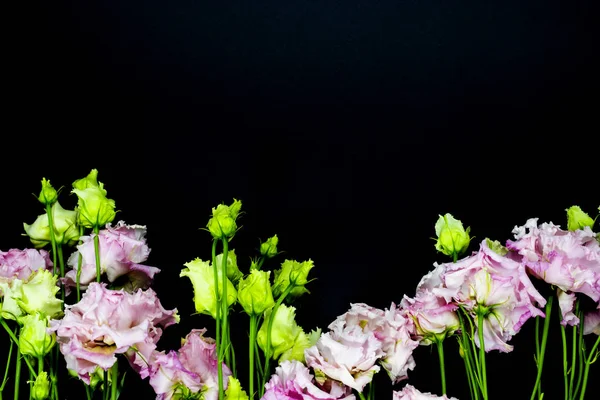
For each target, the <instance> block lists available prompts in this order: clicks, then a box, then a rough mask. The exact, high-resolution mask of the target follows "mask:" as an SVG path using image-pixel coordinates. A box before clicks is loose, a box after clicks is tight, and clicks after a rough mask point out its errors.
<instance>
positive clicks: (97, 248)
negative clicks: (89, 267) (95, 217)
mask: <svg viewBox="0 0 600 400" xmlns="http://www.w3.org/2000/svg"><path fill="white" fill-rule="evenodd" d="M99 232H100V229H99V228H98V226H94V233H95V235H94V253H96V282H100V275H101V270H100V237H98V233H99Z"/></svg>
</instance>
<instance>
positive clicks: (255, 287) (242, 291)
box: [238, 269, 275, 315]
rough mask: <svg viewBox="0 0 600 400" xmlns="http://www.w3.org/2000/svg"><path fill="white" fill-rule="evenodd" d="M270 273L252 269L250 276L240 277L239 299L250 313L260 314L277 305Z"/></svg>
mask: <svg viewBox="0 0 600 400" xmlns="http://www.w3.org/2000/svg"><path fill="white" fill-rule="evenodd" d="M270 275H271V271H260V270H258V269H252V270H250V274H249V275H248V276H246V277H245V278H242V279H240V282H239V284H238V301H239V303H240V304H241V305H242V307H244V311H246V313H248V315H260V314H262V313H263V312H265V310H267V309H269V308H271V307H273V306H274V305H275V301H274V300H273V293H272V291H271V281H270V280H269V276H270Z"/></svg>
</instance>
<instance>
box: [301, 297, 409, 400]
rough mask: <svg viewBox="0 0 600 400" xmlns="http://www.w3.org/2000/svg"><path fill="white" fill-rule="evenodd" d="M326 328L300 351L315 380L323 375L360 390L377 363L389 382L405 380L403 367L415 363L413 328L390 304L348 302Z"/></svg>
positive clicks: (405, 370)
mask: <svg viewBox="0 0 600 400" xmlns="http://www.w3.org/2000/svg"><path fill="white" fill-rule="evenodd" d="M328 328H329V332H325V333H323V334H322V335H321V337H320V338H319V339H318V340H317V343H316V344H315V345H314V346H312V347H310V348H308V349H306V351H305V352H304V355H305V359H306V363H307V365H308V366H310V367H312V368H313V369H314V370H315V371H317V380H319V379H321V375H325V376H326V377H329V378H331V379H334V380H337V381H340V382H342V383H343V384H344V385H347V386H349V387H351V388H353V389H355V390H357V391H358V392H362V391H363V389H364V387H365V386H366V385H367V384H368V383H370V382H371V381H372V379H373V375H374V374H375V373H377V372H379V370H380V366H379V365H377V363H378V362H380V363H381V365H382V366H383V367H384V369H385V370H386V371H387V372H388V374H389V376H390V378H391V379H392V381H393V382H399V381H400V380H402V379H405V378H406V377H407V375H406V373H407V370H408V369H413V368H414V366H415V362H414V359H413V358H412V350H413V349H414V348H416V347H417V346H418V341H415V340H412V339H411V333H412V329H413V328H414V327H413V325H412V322H411V321H410V320H409V319H408V318H407V317H406V316H404V315H403V314H402V312H400V311H399V310H397V309H396V308H395V306H394V305H393V304H392V307H391V308H390V310H385V311H384V310H380V309H377V308H374V307H371V306H368V305H366V304H364V303H354V304H351V307H350V310H348V311H347V312H346V313H344V314H343V315H340V316H339V317H337V318H336V320H335V321H333V322H332V323H331V324H330V325H329V327H328ZM321 373H322V374H321Z"/></svg>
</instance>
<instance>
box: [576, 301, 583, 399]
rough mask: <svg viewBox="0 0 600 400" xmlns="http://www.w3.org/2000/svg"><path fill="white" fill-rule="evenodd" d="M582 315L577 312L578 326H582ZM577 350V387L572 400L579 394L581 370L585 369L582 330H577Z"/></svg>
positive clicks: (580, 312) (580, 311) (581, 312)
mask: <svg viewBox="0 0 600 400" xmlns="http://www.w3.org/2000/svg"><path fill="white" fill-rule="evenodd" d="M583 319H584V314H583V311H582V310H581V309H580V310H579V326H584V324H583V322H584V321H583ZM577 348H578V350H579V368H577V371H578V373H577V386H576V387H575V392H574V393H573V398H576V397H577V394H578V393H579V389H580V388H581V381H582V379H583V370H584V368H585V347H584V342H583V329H579V338H578V346H577Z"/></svg>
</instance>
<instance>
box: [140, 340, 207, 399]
mask: <svg viewBox="0 0 600 400" xmlns="http://www.w3.org/2000/svg"><path fill="white" fill-rule="evenodd" d="M150 363H151V365H152V373H151V375H150V381H149V382H150V386H152V388H153V389H154V392H155V393H156V400H170V399H171V398H173V395H174V394H175V392H176V391H177V390H182V389H184V388H187V389H188V390H189V391H190V392H191V393H198V392H199V391H200V390H201V389H202V382H201V381H200V377H199V376H198V374H196V373H194V372H192V371H190V370H188V369H187V368H185V367H184V366H183V364H182V363H181V361H180V360H179V357H178V355H177V352H175V351H173V350H171V351H169V352H168V353H167V354H165V353H164V352H154V353H153V354H152V358H151V359H150Z"/></svg>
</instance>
